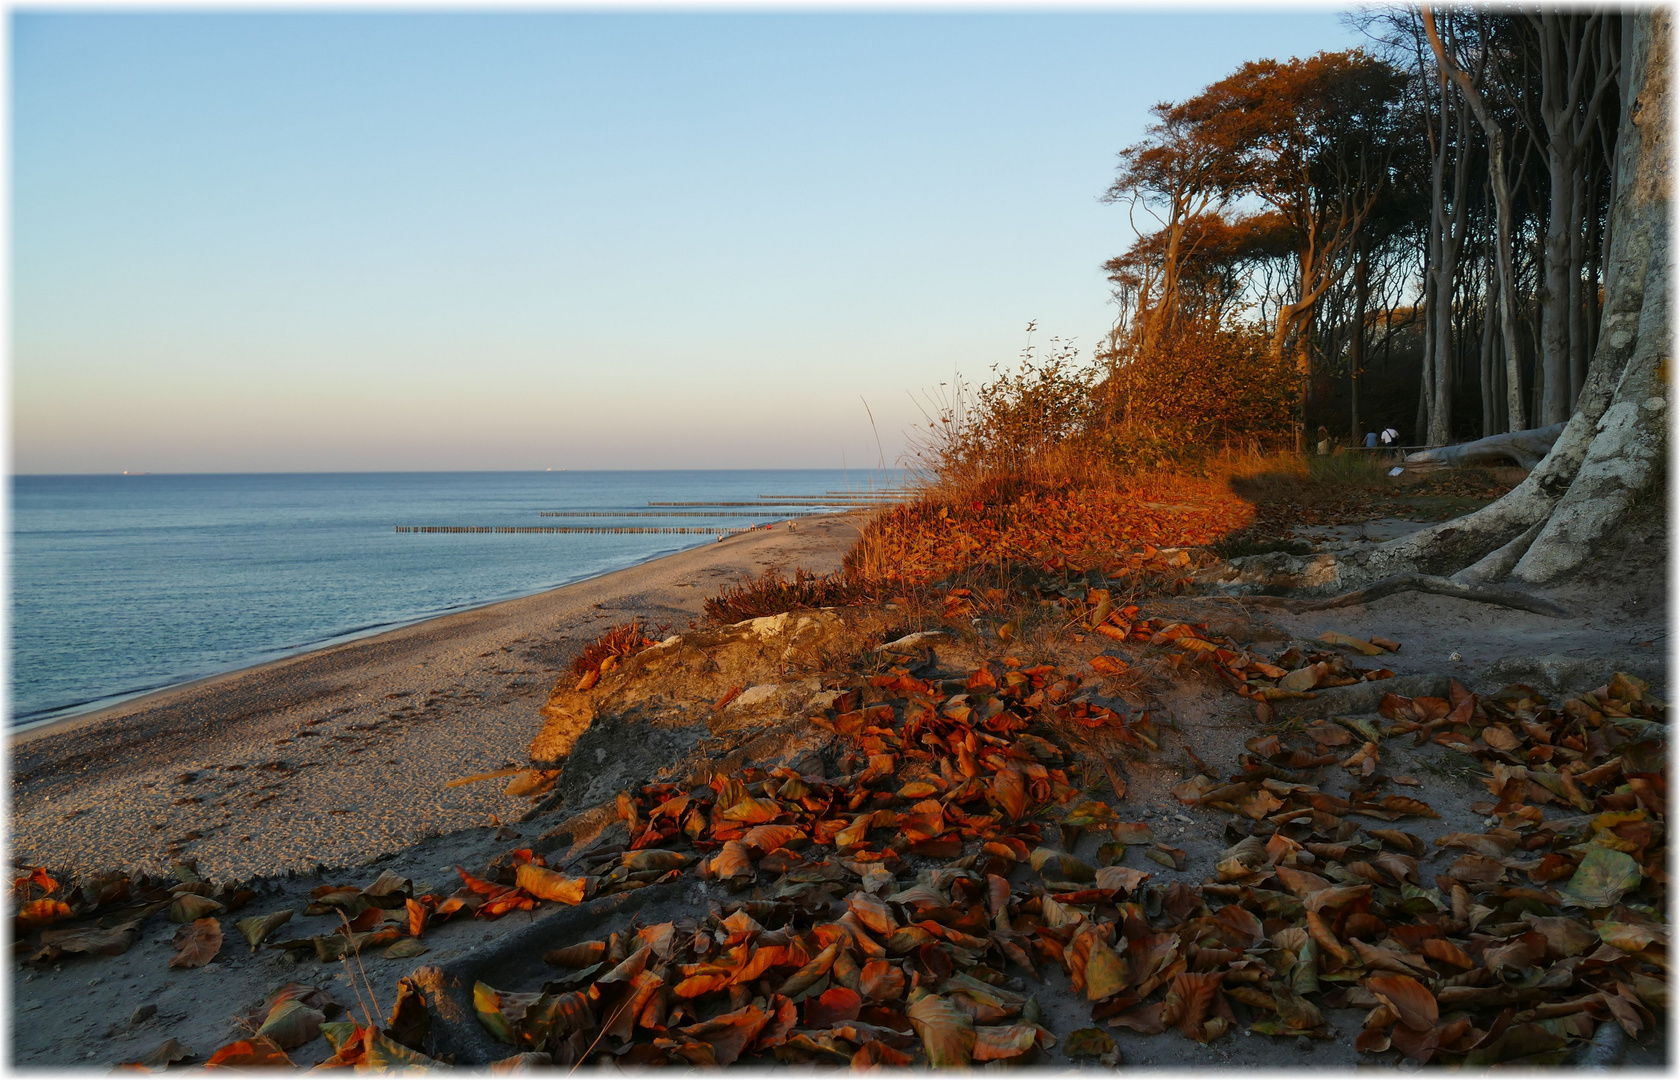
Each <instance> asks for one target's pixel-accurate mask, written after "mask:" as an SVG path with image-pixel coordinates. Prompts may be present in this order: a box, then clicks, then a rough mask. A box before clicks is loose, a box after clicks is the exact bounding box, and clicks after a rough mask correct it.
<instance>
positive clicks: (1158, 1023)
mask: <svg viewBox="0 0 1680 1080" xmlns="http://www.w3.org/2000/svg"><path fill="white" fill-rule="evenodd" d="M1166 1008H1167V1003H1166V1002H1164V1001H1157V1002H1156V1003H1155V1004H1153V1005H1139V1006H1138V1007H1137V1008H1135V1009H1130V1010H1128V1011H1126V1012H1123V1013H1121V1014H1120V1015H1119V1016H1116V1017H1115V1018H1114V1019H1112V1020H1110V1021H1108V1026H1109V1027H1123V1028H1130V1029H1131V1030H1133V1031H1135V1032H1137V1033H1138V1034H1139V1035H1159V1034H1161V1033H1162V1032H1164V1031H1166V1030H1167V1024H1166V1021H1165V1020H1164V1019H1163V1018H1162V1014H1163V1013H1165V1012H1166Z"/></svg>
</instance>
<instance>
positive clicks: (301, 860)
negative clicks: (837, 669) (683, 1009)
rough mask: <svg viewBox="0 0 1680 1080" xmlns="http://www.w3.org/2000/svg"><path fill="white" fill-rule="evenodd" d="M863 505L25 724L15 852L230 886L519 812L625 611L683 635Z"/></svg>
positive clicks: (857, 518) (812, 551) (15, 769)
mask: <svg viewBox="0 0 1680 1080" xmlns="http://www.w3.org/2000/svg"><path fill="white" fill-rule="evenodd" d="M861 522H862V515H861V514H860V513H855V512H854V513H849V514H836V515H832V516H825V517H822V518H816V519H809V520H803V521H801V522H800V523H799V525H798V528H797V529H796V530H787V529H776V530H770V531H764V532H751V533H743V534H739V535H737V536H733V537H730V538H728V539H726V540H724V541H722V542H721V543H711V544H706V545H703V546H700V547H696V548H692V549H690V550H688V551H683V552H679V553H677V554H674V555H669V556H665V557H662V558H659V559H654V560H651V561H649V562H646V563H641V564H638V565H636V566H631V567H628V568H625V569H622V570H618V571H615V572H612V573H608V574H604V575H601V576H599V577H596V578H592V579H589V580H586V581H581V582H577V583H574V584H571V585H567V586H563V587H561V588H558V589H553V590H550V591H548V592H543V593H539V594H536V595H533V596H527V597H523V598H520V599H515V600H508V601H503V602H500V603H495V604H490V605H486V606H484V607H479V608H473V609H471V610H468V611H462V612H457V613H454V614H451V615H447V616H443V617H440V618H436V619H430V620H427V621H425V622H420V623H416V624H413V625H410V626H406V627H403V628H401V629H397V630H392V631H389V632H386V633H382V634H379V635H377V636H372V637H367V638H362V639H359V640H355V641H350V642H346V643H342V644H338V645H334V646H330V647H327V648H323V649H319V650H316V651H313V652H308V653H304V654H301V655H298V656H293V657H288V658H286V659H283V660H278V661H274V662H272V663H267V664H263V665H261V666H258V667H253V668H248V669H245V670H242V671H237V672H233V673H230V674H226V675H221V676H217V677H215V678H212V679H205V680H200V681H197V682H194V683H190V684H187V685H184V686H180V687H175V688H172V689H168V690H163V691H159V692H157V693H153V694H148V695H146V696H144V697H140V698H135V699H133V700H130V701H127V702H124V703H122V704H120V705H117V706H113V707H111V708H107V709H103V710H100V711H98V712H95V713H90V714H87V715H85V716H80V717H76V718H72V719H68V720H64V721H60V722H58V723H56V724H52V725H47V726H43V727H40V728H36V729H33V730H30V731H27V732H24V733H21V734H17V735H14V736H13V737H12V738H11V739H10V740H9V742H10V746H9V749H10V754H11V772H10V779H11V797H12V798H11V843H12V854H13V856H14V857H15V858H17V859H20V860H24V861H30V862H40V863H45V864H48V865H51V866H53V867H55V868H64V869H75V870H78V871H94V870H98V869H102V868H108V867H125V868H146V869H151V870H164V869H167V868H168V867H169V865H170V864H171V863H173V862H174V861H176V860H177V859H179V858H182V857H190V858H196V859H197V860H198V861H199V866H200V869H201V871H202V872H204V873H205V874H207V875H210V876H213V877H214V878H216V879H224V878H244V877H248V876H251V875H259V874H260V875H270V874H276V873H283V872H285V871H287V870H297V871H304V870H313V869H315V868H316V867H317V866H318V865H320V864H326V865H328V866H344V865H356V864H360V863H363V862H366V861H368V860H370V859H373V858H376V857H378V856H379V855H381V854H388V853H390V852H393V851H396V850H398V849H400V848H402V847H405V846H407V845H410V844H412V843H414V842H416V841H419V840H423V839H425V838H427V837H432V836H437V835H440V834H445V833H449V832H452V831H455V830H459V829H463V828H467V827H472V826H483V825H486V824H489V823H490V822H491V819H492V816H493V815H494V816H496V817H497V818H499V819H500V820H502V821H511V820H513V819H515V818H517V817H518V816H519V815H520V814H521V813H522V812H523V811H524V810H526V809H527V808H528V807H529V806H530V801H529V800H528V799H525V798H516V797H511V796H508V795H506V794H504V792H503V788H504V786H505V785H506V780H501V779H495V780H484V781H479V782H476V783H471V784H465V785H462V786H459V787H448V786H446V785H447V783H448V782H449V781H450V780H454V779H458V778H461V777H465V776H469V775H473V774H477V773H484V772H491V771H495V770H498V769H503V768H508V767H512V766H516V765H522V764H524V763H525V760H526V758H525V750H526V746H527V744H528V743H529V742H530V739H531V738H532V736H533V735H534V734H535V733H536V731H537V730H538V728H539V726H540V723H539V719H538V716H537V709H538V708H539V707H541V705H542V704H543V702H544V701H545V700H546V699H547V696H548V693H549V690H550V689H551V687H552V686H553V684H554V682H555V681H556V679H557V677H558V676H559V674H560V672H561V671H562V670H563V669H565V668H566V667H567V666H568V665H569V664H570V662H571V659H572V657H573V656H575V655H576V653H577V651H578V650H579V649H581V648H582V647H583V646H584V645H585V644H586V643H588V642H589V641H591V640H593V639H594V638H595V637H596V636H598V634H599V633H600V631H601V630H602V629H604V628H605V627H607V626H610V625H612V624H614V623H618V622H623V621H626V620H628V619H630V618H632V617H636V616H640V617H641V618H643V619H644V620H645V621H646V622H647V623H648V624H649V625H650V626H651V627H657V626H661V625H668V626H670V627H671V629H672V631H673V632H676V631H681V630H684V629H687V628H688V627H689V625H690V624H691V622H692V621H693V620H696V619H698V618H699V617H700V615H701V611H702V603H703V601H704V599H705V597H707V596H709V595H712V594H713V593H715V592H716V591H717V589H718V588H719V587H720V586H722V585H725V584H729V583H732V582H735V581H739V580H742V579H744V578H747V577H752V576H756V575H757V574H759V573H761V572H763V571H764V570H765V569H767V568H771V567H774V568H777V569H779V570H781V571H783V572H788V573H791V571H792V570H793V568H795V567H804V568H806V569H809V570H813V571H817V572H826V571H829V570H833V569H836V568H838V566H839V565H840V560H841V557H842V556H843V555H844V553H845V551H846V550H847V548H849V547H850V545H851V544H852V542H853V541H854V540H855V539H856V537H857V535H858V529H859V527H860V525H861Z"/></svg>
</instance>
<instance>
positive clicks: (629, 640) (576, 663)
mask: <svg viewBox="0 0 1680 1080" xmlns="http://www.w3.org/2000/svg"><path fill="white" fill-rule="evenodd" d="M670 629H671V628H670V627H668V626H660V627H655V628H654V629H653V631H652V636H650V635H649V634H648V633H644V632H643V630H642V622H641V620H640V619H635V620H632V621H631V622H627V623H619V624H618V625H617V626H612V627H609V628H608V629H607V631H606V633H604V634H602V635H601V636H600V637H598V638H596V639H595V640H594V641H592V642H590V643H589V644H588V645H585V646H584V647H583V652H581V653H579V654H578V657H577V659H575V660H573V661H572V674H574V675H577V676H579V677H582V676H584V675H587V674H589V673H590V672H591V671H596V670H599V669H600V667H601V661H603V660H605V659H606V658H607V657H609V656H616V657H618V658H619V659H623V658H624V657H627V656H634V655H635V654H636V653H638V652H640V651H642V650H643V649H645V648H647V647H648V646H649V645H655V644H658V639H659V638H660V637H662V636H664V635H665V634H667V633H669V631H670Z"/></svg>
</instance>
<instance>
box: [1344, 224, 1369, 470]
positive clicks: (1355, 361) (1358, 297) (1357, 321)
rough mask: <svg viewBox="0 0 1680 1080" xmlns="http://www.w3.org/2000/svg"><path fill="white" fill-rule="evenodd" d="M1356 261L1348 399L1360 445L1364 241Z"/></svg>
mask: <svg viewBox="0 0 1680 1080" xmlns="http://www.w3.org/2000/svg"><path fill="white" fill-rule="evenodd" d="M1354 258H1355V259H1357V260H1358V261H1357V262H1355V263H1354V264H1353V337H1352V338H1351V339H1350V340H1349V345H1348V400H1349V401H1350V402H1351V403H1352V409H1353V431H1352V436H1353V442H1352V443H1351V444H1350V445H1353V446H1362V445H1364V443H1365V438H1364V436H1363V435H1362V434H1360V431H1359V377H1360V376H1361V375H1363V374H1365V298H1366V293H1367V292H1368V291H1369V289H1370V280H1369V275H1370V268H1369V267H1368V266H1367V265H1366V260H1365V242H1364V240H1361V241H1360V242H1359V247H1358V249H1357V250H1356V251H1355V252H1354Z"/></svg>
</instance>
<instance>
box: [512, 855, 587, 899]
mask: <svg viewBox="0 0 1680 1080" xmlns="http://www.w3.org/2000/svg"><path fill="white" fill-rule="evenodd" d="M514 874H515V877H514V883H515V884H516V885H518V887H519V888H521V889H524V890H525V891H526V892H528V893H530V894H531V895H532V896H534V897H536V898H537V899H538V900H552V901H554V902H556V903H560V904H581V903H583V898H584V897H585V896H586V895H587V894H588V891H589V879H588V878H586V877H576V878H570V877H567V876H566V875H565V874H557V873H555V872H554V871H553V870H546V869H544V868H543V867H540V866H537V865H535V864H533V863H520V864H519V869H518V870H516V871H514Z"/></svg>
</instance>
